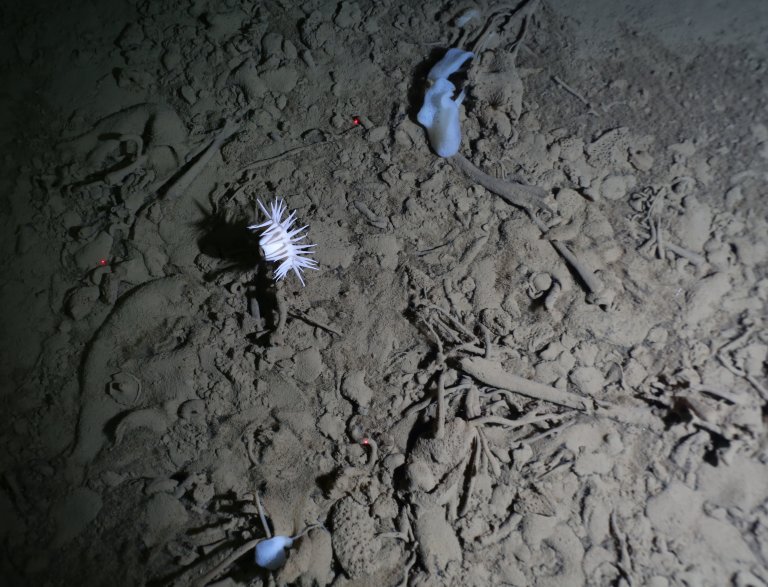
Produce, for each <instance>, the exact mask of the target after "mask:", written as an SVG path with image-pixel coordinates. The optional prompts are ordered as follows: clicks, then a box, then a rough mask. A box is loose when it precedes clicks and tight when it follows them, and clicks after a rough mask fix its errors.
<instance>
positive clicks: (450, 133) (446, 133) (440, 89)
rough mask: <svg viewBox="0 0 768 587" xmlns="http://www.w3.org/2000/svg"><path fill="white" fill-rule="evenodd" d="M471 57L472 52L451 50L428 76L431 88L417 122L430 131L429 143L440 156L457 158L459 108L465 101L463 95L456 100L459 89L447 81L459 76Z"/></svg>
mask: <svg viewBox="0 0 768 587" xmlns="http://www.w3.org/2000/svg"><path fill="white" fill-rule="evenodd" d="M472 56H473V54H472V53H471V52H469V51H462V50H461V49H456V48H453V49H448V51H447V52H446V53H445V55H444V56H443V58H442V59H441V60H440V61H438V62H437V63H436V64H435V65H434V67H432V69H431V70H430V71H429V74H428V75H427V80H428V81H429V82H430V86H429V87H428V88H427V91H426V93H425V95H424V105H423V106H422V107H421V110H419V113H418V115H417V116H416V119H417V120H418V121H419V124H421V125H422V126H423V127H424V128H426V129H427V136H428V137H429V144H430V145H432V148H433V149H434V150H435V153H437V154H438V155H440V156H441V157H451V156H452V155H455V154H456V153H458V152H459V147H460V146H461V122H460V120H459V108H460V107H461V103H462V101H463V100H464V92H463V91H462V92H461V93H460V94H459V95H458V96H457V97H456V98H454V97H453V95H454V94H455V93H456V86H454V85H453V83H452V82H450V81H449V80H448V76H450V75H451V74H453V73H456V72H457V71H458V70H459V68H460V67H461V66H462V65H464V63H465V62H466V61H467V60H468V59H470V58H471V57H472Z"/></svg>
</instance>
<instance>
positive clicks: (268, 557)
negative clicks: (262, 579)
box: [255, 536, 294, 571]
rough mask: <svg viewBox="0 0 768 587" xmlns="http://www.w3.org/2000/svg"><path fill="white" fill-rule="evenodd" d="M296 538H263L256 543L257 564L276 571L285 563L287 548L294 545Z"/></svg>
mask: <svg viewBox="0 0 768 587" xmlns="http://www.w3.org/2000/svg"><path fill="white" fill-rule="evenodd" d="M293 541H294V538H291V537H290V536H275V537H274V538H268V539H267V540H262V541H261V542H259V543H258V544H257V545H256V548H255V557H256V564H257V565H259V566H260V567H262V568H265V569H269V570H270V571H276V570H277V569H279V568H280V567H282V566H283V565H284V564H285V560H286V557H287V555H286V552H285V550H286V548H290V547H291V546H293Z"/></svg>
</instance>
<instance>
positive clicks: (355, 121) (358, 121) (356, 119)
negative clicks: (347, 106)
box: [352, 116, 360, 126]
mask: <svg viewBox="0 0 768 587" xmlns="http://www.w3.org/2000/svg"><path fill="white" fill-rule="evenodd" d="M352 124H354V125H355V126H357V125H358V124H360V119H359V118H358V117H357V116H355V117H353V118H352Z"/></svg>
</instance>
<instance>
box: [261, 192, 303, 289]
mask: <svg viewBox="0 0 768 587" xmlns="http://www.w3.org/2000/svg"><path fill="white" fill-rule="evenodd" d="M258 202H259V207H260V208H261V211H262V212H264V214H265V215H266V217H267V219H266V221H264V222H262V223H261V224H253V225H251V226H249V227H248V228H249V229H251V230H258V229H260V228H263V229H264V231H263V232H262V233H261V236H260V237H259V246H260V247H261V249H262V251H263V252H264V258H265V259H266V260H267V261H273V262H275V263H280V265H279V266H278V267H277V270H276V271H275V280H276V281H280V280H281V279H283V278H284V277H285V276H286V275H287V273H288V272H289V271H293V272H294V273H295V274H296V276H297V277H298V278H299V281H301V285H304V277H303V276H302V274H301V272H302V271H303V270H304V269H317V261H315V260H314V259H310V258H309V257H307V255H311V254H312V251H310V250H309V249H311V248H312V247H314V246H315V245H311V244H298V243H299V241H301V240H303V239H305V238H306V236H307V235H306V234H301V233H302V232H303V231H304V230H306V228H307V227H306V226H302V227H301V228H294V229H293V230H291V226H293V223H294V222H296V212H295V211H294V212H291V213H290V214H289V215H288V217H287V218H286V219H285V220H283V214H284V213H285V210H286V205H285V202H284V201H283V200H282V199H278V200H275V201H274V202H272V204H270V207H269V210H267V208H266V207H265V206H264V204H262V203H261V200H259V201H258Z"/></svg>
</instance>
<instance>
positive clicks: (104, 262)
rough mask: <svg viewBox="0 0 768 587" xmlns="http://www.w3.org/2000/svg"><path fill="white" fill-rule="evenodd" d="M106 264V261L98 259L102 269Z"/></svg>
mask: <svg viewBox="0 0 768 587" xmlns="http://www.w3.org/2000/svg"><path fill="white" fill-rule="evenodd" d="M106 264H107V260H106V259H99V265H101V266H102V267H104V266H105V265H106Z"/></svg>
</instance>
